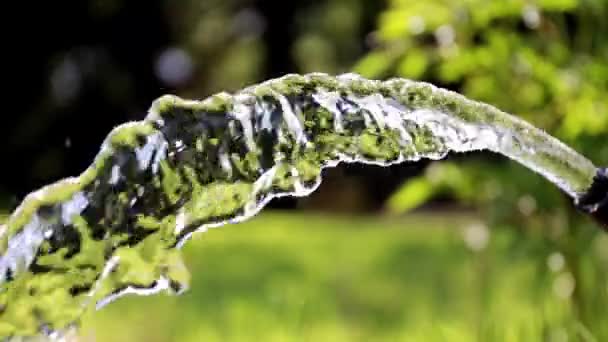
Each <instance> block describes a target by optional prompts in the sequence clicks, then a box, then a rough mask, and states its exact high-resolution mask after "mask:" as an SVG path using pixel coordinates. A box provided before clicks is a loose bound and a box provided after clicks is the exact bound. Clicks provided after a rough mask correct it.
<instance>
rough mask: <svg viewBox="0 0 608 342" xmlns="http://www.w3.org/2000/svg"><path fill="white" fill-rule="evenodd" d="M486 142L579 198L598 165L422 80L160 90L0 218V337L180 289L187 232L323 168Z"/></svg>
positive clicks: (245, 210) (307, 187)
mask: <svg viewBox="0 0 608 342" xmlns="http://www.w3.org/2000/svg"><path fill="white" fill-rule="evenodd" d="M481 149H486V150H490V151H493V152H497V153H500V154H503V155H505V156H507V157H509V158H512V159H514V160H516V161H518V162H520V163H522V164H523V165H525V166H527V167H528V168H530V169H532V170H534V171H536V172H538V173H540V174H541V175H543V176H544V177H546V178H547V179H548V180H550V181H551V182H553V183H554V184H556V185H557V186H558V187H560V188H561V189H562V190H564V191H565V192H566V193H568V194H569V195H570V196H571V197H572V198H573V199H575V200H577V199H578V198H579V196H581V195H582V194H583V193H585V191H586V190H587V189H588V188H589V187H590V186H591V184H592V182H593V179H594V176H595V174H596V168H595V166H594V165H593V164H592V163H591V162H589V161H588V160H587V159H585V158H583V157H582V156H580V155H578V154H577V153H575V152H574V151H572V150H571V149H570V148H568V147H567V146H565V145H564V144H562V143H560V142H559V141H557V140H556V139H554V138H552V137H551V136H549V135H547V134H545V133H544V132H542V131H541V130H539V129H537V128H535V127H533V126H531V125H530V124H528V123H526V122H524V121H522V120H519V119H517V118H514V117H512V116H510V115H508V114H506V113H504V112H501V111H499V110H498V109H496V108H494V107H491V106H488V105H486V104H482V103H477V102H473V101H470V100H468V99H466V98H464V97H463V96H461V95H459V94H456V93H453V92H450V91H447V90H443V89H438V88H436V87H434V86H433V85H430V84H427V83H421V82H414V81H409V80H404V79H392V80H388V81H384V82H380V81H371V80H366V79H363V78H361V77H359V76H357V75H353V74H347V75H342V76H338V77H332V76H328V75H324V74H309V75H304V76H300V75H288V76H285V77H282V78H280V79H275V80H270V81H267V82H265V83H262V84H260V85H256V86H252V87H249V88H246V89H244V90H242V91H240V92H238V93H236V94H233V95H230V94H227V93H221V94H217V95H214V96H212V97H210V98H208V99H206V100H204V101H201V102H198V101H186V100H182V99H180V98H178V97H175V96H164V97H161V98H160V99H158V100H156V101H155V102H154V104H153V105H152V107H151V109H150V111H149V114H148V116H147V117H146V118H145V120H143V121H140V122H132V123H127V124H124V125H122V126H119V127H117V128H115V129H114V130H113V131H112V132H111V133H110V134H109V136H108V138H107V139H106V140H105V142H104V143H103V146H102V147H101V151H100V152H99V154H98V155H97V157H96V159H95V161H94V163H93V165H92V166H91V167H89V168H88V169H87V170H86V171H85V172H84V173H83V174H82V175H80V176H79V177H75V178H68V179H65V180H62V181H59V182H58V183H55V184H53V185H50V186H47V187H45V188H43V189H40V190H38V191H36V192H34V193H32V194H30V195H28V196H27V197H26V198H25V200H24V201H23V203H22V204H21V205H20V206H19V208H17V210H16V211H15V212H14V213H13V214H12V216H11V217H10V219H9V220H8V222H7V224H6V225H5V226H0V337H3V336H8V337H10V336H26V335H35V334H40V333H43V334H47V335H51V336H52V334H53V333H54V332H56V331H61V330H63V329H66V328H67V327H69V326H70V325H72V324H74V322H76V321H77V320H78V317H79V316H80V315H81V314H82V313H83V312H85V311H87V310H90V309H91V308H100V307H103V306H104V305H106V304H108V303H110V302H111V301H113V300H114V299H116V298H118V297H120V296H122V295H125V294H128V293H136V294H142V295H147V294H153V293H156V292H158V291H161V290H168V291H170V292H173V293H179V292H181V291H183V290H184V289H185V288H186V287H187V282H188V278H189V275H188V272H187V271H186V270H185V268H184V266H183V264H182V262H181V259H180V255H179V247H181V246H182V245H183V244H184V243H185V242H186V241H187V240H188V238H189V237H190V236H191V235H192V234H193V233H195V232H201V231H205V230H206V229H208V228H210V227H217V226H221V225H224V224H226V223H234V222H238V221H242V220H245V219H247V218H249V217H251V216H253V215H255V214H256V213H257V212H258V211H259V210H261V209H262V208H263V207H264V205H265V204H266V203H268V201H270V200H271V199H272V198H274V197H278V196H306V195H308V194H309V193H311V192H312V191H313V190H315V189H316V188H317V186H318V185H319V183H320V181H321V178H320V174H321V170H322V169H323V168H325V167H332V166H335V165H337V164H338V163H340V162H349V163H350V162H358V163H365V164H377V165H383V166H387V165H391V164H395V163H400V162H403V161H416V160H419V159H421V158H430V159H441V158H443V157H444V156H445V155H446V154H447V153H448V152H450V151H453V152H466V151H473V150H481Z"/></svg>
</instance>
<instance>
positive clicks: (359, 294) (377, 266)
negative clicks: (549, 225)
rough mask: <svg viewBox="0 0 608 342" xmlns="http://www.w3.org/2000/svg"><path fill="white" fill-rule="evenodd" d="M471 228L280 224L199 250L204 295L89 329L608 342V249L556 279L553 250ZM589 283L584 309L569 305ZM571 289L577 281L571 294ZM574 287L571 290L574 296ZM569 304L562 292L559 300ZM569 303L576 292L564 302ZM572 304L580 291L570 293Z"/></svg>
mask: <svg viewBox="0 0 608 342" xmlns="http://www.w3.org/2000/svg"><path fill="white" fill-rule="evenodd" d="M470 224H471V219H470V218H462V217H453V216H434V217H429V216H423V215H413V216H412V215H410V216H408V217H406V218H403V219H396V218H395V219H388V218H378V217H375V218H373V217H332V216H320V215H310V214H308V215H303V214H296V213H284V214H278V213H266V214H263V215H260V216H259V217H256V218H254V219H252V220H250V221H248V222H246V223H242V224H238V225H230V226H226V227H223V228H221V229H212V230H211V231H210V232H208V233H205V234H200V235H197V236H196V237H195V239H194V240H193V241H191V242H190V243H189V244H188V245H187V246H186V248H185V259H186V263H187V265H188V267H189V268H190V270H191V273H192V283H191V289H190V290H189V291H188V292H187V293H185V294H184V295H182V296H178V297H171V296H165V295H157V296H153V297H134V296H130V297H127V298H123V299H120V300H118V301H117V302H116V303H113V304H111V305H110V306H108V307H107V308H105V309H103V310H101V311H99V312H96V313H94V314H93V315H91V316H90V317H87V318H86V319H85V321H84V326H83V330H82V335H84V336H85V340H96V341H255V340H258V341H471V340H479V341H538V340H547V341H560V340H563V339H562V338H565V337H568V338H569V340H574V341H578V340H581V341H602V340H608V325H607V324H605V322H606V321H605V320H606V315H605V314H606V313H608V286H607V284H608V282H607V278H606V274H607V273H608V272H607V271H608V260H607V258H606V253H605V251H606V250H608V238H606V236H605V235H598V237H597V238H595V239H594V240H593V241H591V242H590V246H591V247H589V248H585V249H582V250H581V255H580V258H578V260H579V261H577V265H578V266H577V268H576V272H575V271H572V273H571V270H570V266H569V265H568V261H569V259H567V260H566V266H564V268H562V269H561V270H559V271H556V272H554V271H550V270H549V269H548V267H547V258H548V256H549V255H551V253H553V252H554V249H553V248H552V247H551V245H550V243H549V242H547V241H545V240H544V239H539V238H534V237H525V236H521V234H518V233H516V232H514V231H513V230H507V229H501V230H499V229H493V230H491V238H490V241H489V244H488V246H487V248H485V249H484V250H482V251H480V252H474V251H473V250H471V249H470V248H469V247H467V244H466V243H465V242H464V240H463V229H466V227H468V226H470ZM571 274H575V275H576V277H575V278H576V279H578V278H581V277H582V280H581V281H582V285H581V286H578V285H579V284H578V283H577V286H576V287H575V288H576V290H575V292H574V294H573V295H572V296H566V297H560V296H558V295H556V291H555V288H558V289H560V288H561V289H562V290H563V289H564V288H565V289H567V288H568V286H567V285H568V284H571V283H572V282H571V281H570V280H572V276H571ZM569 281H570V282H569ZM560 286H561V287H560ZM558 292H559V291H558ZM562 292H564V291H562ZM565 292H566V293H567V291H565Z"/></svg>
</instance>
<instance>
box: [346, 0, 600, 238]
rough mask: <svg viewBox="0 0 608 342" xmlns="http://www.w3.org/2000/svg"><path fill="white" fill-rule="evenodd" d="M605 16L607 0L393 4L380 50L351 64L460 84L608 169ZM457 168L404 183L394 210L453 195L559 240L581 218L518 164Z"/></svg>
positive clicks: (400, 0) (379, 37)
mask: <svg viewBox="0 0 608 342" xmlns="http://www.w3.org/2000/svg"><path fill="white" fill-rule="evenodd" d="M607 16H608V2H606V1H602V0H599V1H593V0H581V1H577V0H545V1H515V0H499V1H475V0H466V1H443V0H431V1H424V2H416V1H407V0H393V1H391V2H390V5H389V7H388V8H387V9H386V10H385V11H384V12H383V13H382V14H381V16H380V18H379V24H378V28H377V31H376V32H374V37H375V40H376V44H377V45H378V47H377V48H376V49H374V50H373V51H371V52H370V53H369V54H368V55H366V56H365V57H364V58H362V60H361V61H360V62H359V63H358V64H357V65H356V66H355V70H356V71H358V72H360V73H362V74H363V75H365V76H368V77H376V78H383V77H388V76H394V75H396V76H403V77H409V78H415V79H422V80H426V81H430V82H432V83H435V84H438V85H440V86H444V87H448V88H451V89H454V90H456V91H458V92H461V93H463V94H464V95H466V96H468V97H471V98H473V99H476V100H480V101H484V102H487V103H490V104H492V105H495V106H497V107H499V108H501V109H503V110H506V111H508V112H511V113H514V114H516V115H518V116H521V117H523V118H525V119H527V120H529V121H531V122H532V123H534V124H535V125H537V126H539V127H541V128H544V129H546V130H547V131H549V132H550V133H552V134H554V135H556V136H557V137H559V138H560V139H562V140H564V141H565V142H566V143H568V144H569V145H571V146H572V147H573V148H575V149H577V150H578V151H579V152H581V153H583V154H584V155H586V156H588V157H589V158H590V159H591V160H592V161H594V162H595V163H596V164H598V165H604V164H606V163H608V145H607V144H606V134H607V133H608V98H606V96H605V94H606V92H607V91H608V64H607V63H606V61H607V60H608V24H607V23H606V21H605V18H606V17H607ZM484 157H486V156H484ZM471 159H473V158H471ZM457 165H458V163H456V164H448V163H443V164H439V165H436V166H433V168H432V169H430V170H428V172H426V173H425V174H424V175H422V176H421V177H420V178H419V179H416V180H414V181H412V180H408V182H407V183H406V184H405V185H404V188H402V189H401V190H399V191H398V192H397V193H396V194H395V195H394V196H393V197H392V198H391V199H390V200H389V202H388V207H389V208H390V209H391V210H393V211H403V210H408V209H411V208H414V207H417V206H419V205H421V204H423V203H425V202H426V201H427V200H429V199H431V198H433V197H434V196H436V195H438V194H440V193H441V194H446V193H448V194H452V196H453V197H454V198H456V199H459V200H461V201H463V202H466V203H468V204H473V205H475V206H476V207H477V208H480V209H481V210H483V211H485V212H486V213H488V214H489V215H488V217H489V218H493V219H494V222H496V223H498V224H505V223H507V224H510V225H514V226H521V227H524V226H525V227H526V230H528V229H529V228H530V227H529V226H539V228H542V230H545V231H550V232H551V233H550V235H553V236H561V235H564V234H565V232H566V231H567V230H568V228H569V227H572V226H573V224H570V223H571V222H570V220H576V218H574V217H572V210H571V204H570V203H569V202H568V201H565V200H563V199H562V197H561V196H560V195H559V194H558V192H557V191H556V190H555V189H554V188H553V187H552V186H549V184H548V183H547V182H545V181H542V180H540V177H538V176H536V175H532V174H531V172H530V171H529V170H526V169H524V168H522V167H520V166H518V165H515V163H512V162H506V161H503V162H497V161H496V160H495V159H494V158H485V160H482V159H475V160H472V161H471V162H470V163H467V164H466V165H462V166H457ZM575 217H576V216H575ZM534 222H537V223H536V224H535V223H534Z"/></svg>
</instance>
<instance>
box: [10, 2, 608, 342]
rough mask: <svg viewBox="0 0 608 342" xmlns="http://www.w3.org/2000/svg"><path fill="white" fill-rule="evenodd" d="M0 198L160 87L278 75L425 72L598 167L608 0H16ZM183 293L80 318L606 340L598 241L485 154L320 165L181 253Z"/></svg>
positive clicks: (215, 86)
mask: <svg viewBox="0 0 608 342" xmlns="http://www.w3.org/2000/svg"><path fill="white" fill-rule="evenodd" d="M4 12H5V13H7V14H9V15H10V16H11V17H12V19H14V21H13V22H16V23H20V24H19V25H14V26H13V27H7V28H5V31H6V32H7V33H9V34H8V35H7V37H6V39H5V43H4V48H3V51H4V54H3V55H4V57H5V58H8V61H7V62H5V64H4V68H3V76H4V83H5V85H6V86H7V88H6V89H7V90H5V96H7V97H8V99H6V101H5V109H4V114H3V120H2V134H1V135H0V153H1V155H2V166H3V167H2V168H1V171H2V173H3V175H2V177H0V208H2V211H3V212H5V213H9V212H10V211H11V210H13V209H14V208H15V207H16V206H17V205H18V203H19V202H20V200H21V199H22V198H23V196H24V195H25V194H27V193H28V192H30V191H32V190H34V189H36V188H38V187H40V186H42V185H44V184H48V183H50V182H52V181H55V180H57V179H60V178H63V177H66V176H72V175H77V174H79V173H80V172H81V171H83V170H84V169H85V168H86V167H87V166H88V165H89V164H90V162H91V161H92V159H93V157H94V156H95V154H96V153H97V152H98V148H99V146H100V145H101V142H102V141H103V139H104V137H105V135H106V134H107V133H108V132H109V131H110V130H111V129H112V128H113V127H114V126H116V125H118V124H120V123H123V122H126V121H130V120H139V119H142V118H143V117H144V116H145V113H146V110H147V108H148V106H149V105H150V103H151V102H152V101H153V100H154V99H155V98H156V97H158V96H160V95H162V94H166V93H174V94H178V95H180V96H183V97H187V98H195V99H202V98H205V97H206V96H208V95H211V94H213V93H215V92H219V91H235V90H238V89H240V88H242V87H244V86H246V85H249V84H253V83H257V82H260V81H263V80H265V79H268V78H272V77H277V76H281V75H284V74H286V73H293V72H297V73H306V72H313V71H318V72H327V73H331V74H337V73H343V72H351V71H354V72H358V73H360V74H362V75H363V76H366V77H369V78H376V79H386V78H389V77H395V76H398V77H407V78H412V79H416V80H425V81H429V82H432V83H435V84H437V85H440V86H442V87H446V88H449V89H452V90H456V91H458V92H461V93H463V94H465V95H466V96H468V97H471V98H473V99H476V100H480V101H484V102H488V103H490V104H493V105H495V106H497V107H499V108H501V109H503V110H505V111H508V112H511V113H514V114H516V115H518V116H521V117H523V118H525V119H526V120H528V121H530V122H532V123H534V124H535V125H536V126H538V127H541V128H543V129H545V130H547V131H548V132H550V133H551V134H553V135H555V136H557V137H559V138H560V139H562V140H563V141H564V142H566V143H567V144H569V145H570V146H572V147H573V148H575V149H576V150H578V151H579V152H581V153H583V154H584V155H586V156H587V157H589V158H590V159H591V160H592V161H593V162H594V163H595V164H596V165H608V139H607V137H608V97H607V96H606V94H607V91H608V21H607V20H606V18H608V1H606V0H492V1H490V0H425V1H418V0H384V1H380V0H321V1H314V2H313V1H304V0H293V1H271V0H266V1H265V0H198V1H195V0H177V1H176V0H174V1H169V0H150V1H146V2H135V1H123V0H79V1H75V0H74V1H61V2H39V3H36V4H31V3H26V2H20V3H19V2H11V4H7V5H6V8H5V9H4ZM185 257H186V262H187V264H188V265H189V268H190V270H191V272H192V284H191V290H190V291H189V292H187V293H186V294H185V295H182V296H180V297H167V296H164V295H159V296H155V297H150V298H131V297H130V298H126V299H121V300H119V301H118V302H117V303H114V304H112V305H110V306H109V307H108V308H106V309H104V310H102V311H100V312H98V313H96V314H95V315H92V316H90V317H87V319H86V320H85V321H84V324H83V329H82V331H81V335H82V336H83V339H84V340H87V341H88V340H90V341H110V340H111V341H199V340H208V341H215V340H217V341H248V340H254V339H262V340H266V341H291V340H293V341H300V340H327V341H334V340H335V341H357V340H360V341H369V340H374V341H376V340H377V341H381V340H388V341H402V340H404V341H406V340H413V341H419V340H430V341H434V340H438V341H443V340H450V341H452V340H463V341H471V340H479V341H488V340H508V341H519V340H523V341H529V340H546V341H571V340H572V341H579V340H580V341H606V340H608V324H606V322H607V320H608V235H607V234H605V233H602V232H601V231H600V230H599V229H598V227H597V226H595V225H594V224H593V223H592V222H590V221H589V220H588V219H587V218H585V217H582V215H579V214H578V213H576V212H575V211H574V210H573V208H572V205H571V203H570V202H569V201H568V199H567V198H566V197H565V196H564V195H563V194H561V193H560V192H559V191H558V190H557V189H556V188H555V187H554V186H552V185H551V184H549V183H548V182H547V181H545V180H544V179H542V178H541V177H540V176H538V175H535V174H533V173H532V172H531V171H529V170H527V169H524V168H523V167H521V166H519V165H517V164H515V163H513V162H511V161H508V160H505V159H504V158H498V157H497V156H495V155H492V154H489V153H475V154H467V155H451V156H449V157H448V158H447V160H446V161H442V162H435V163H429V162H420V163H415V164H404V165H398V166H394V167H390V168H380V167H370V166H366V167H361V166H356V165H349V166H340V167H338V168H336V169H332V170H326V171H325V176H324V183H323V185H322V186H321V187H320V189H319V190H318V191H317V192H315V193H314V194H313V195H312V196H310V197H309V198H303V199H281V200H277V201H274V202H273V203H271V205H270V209H269V210H266V211H264V213H263V214H262V215H260V216H258V217H256V218H253V219H252V220H250V221H249V222H246V223H243V224H238V225H231V226H227V227H223V228H221V229H217V230H212V231H211V232H209V233H207V234H202V235H199V236H196V237H195V238H194V241H192V242H190V243H189V244H188V245H187V246H186V247H185Z"/></svg>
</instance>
